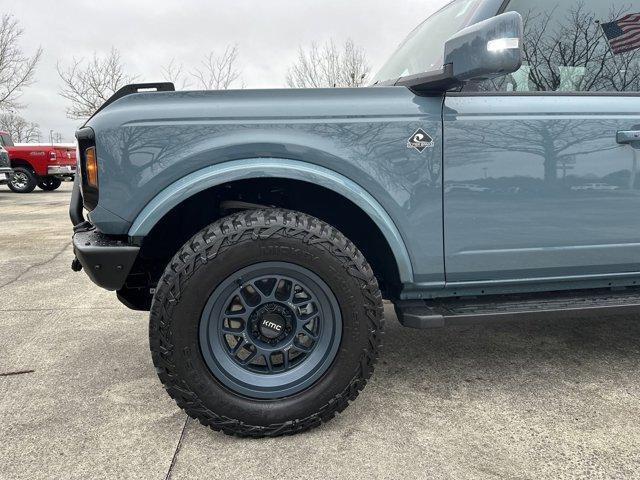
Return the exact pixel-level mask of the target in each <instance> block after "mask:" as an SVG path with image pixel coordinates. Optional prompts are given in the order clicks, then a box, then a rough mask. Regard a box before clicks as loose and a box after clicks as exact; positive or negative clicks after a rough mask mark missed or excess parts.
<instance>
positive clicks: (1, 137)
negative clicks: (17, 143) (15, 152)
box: [0, 132, 13, 147]
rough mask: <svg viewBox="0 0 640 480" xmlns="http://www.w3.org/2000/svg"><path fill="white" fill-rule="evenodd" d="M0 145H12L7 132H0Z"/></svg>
mask: <svg viewBox="0 0 640 480" xmlns="http://www.w3.org/2000/svg"><path fill="white" fill-rule="evenodd" d="M0 145H2V146H5V147H13V141H12V140H11V137H10V136H9V134H8V133H4V132H3V133H0Z"/></svg>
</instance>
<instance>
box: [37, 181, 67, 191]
mask: <svg viewBox="0 0 640 480" xmlns="http://www.w3.org/2000/svg"><path fill="white" fill-rule="evenodd" d="M60 185H62V180H60V179H59V178H56V177H42V178H41V179H40V180H39V181H38V187H39V188H40V189H41V190H44V191H45V192H52V191H54V190H57V189H58V188H60Z"/></svg>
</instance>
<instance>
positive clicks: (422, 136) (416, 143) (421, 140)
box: [407, 128, 434, 153]
mask: <svg viewBox="0 0 640 480" xmlns="http://www.w3.org/2000/svg"><path fill="white" fill-rule="evenodd" d="M433 144H434V143H433V138H431V135H429V134H428V133H427V132H425V131H424V130H423V129H421V128H419V129H418V130H416V133H414V134H413V135H411V138H410V139H409V140H408V141H407V148H415V149H416V150H417V151H418V152H420V153H422V152H423V151H424V149H425V148H431V147H433Z"/></svg>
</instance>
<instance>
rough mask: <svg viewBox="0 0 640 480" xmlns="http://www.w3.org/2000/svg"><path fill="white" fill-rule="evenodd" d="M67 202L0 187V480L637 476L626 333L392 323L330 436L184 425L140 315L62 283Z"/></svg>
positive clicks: (81, 279)
mask: <svg viewBox="0 0 640 480" xmlns="http://www.w3.org/2000/svg"><path fill="white" fill-rule="evenodd" d="M70 190H71V184H69V183H67V184H64V185H63V187H62V188H61V189H60V190H58V191H56V192H49V193H44V192H41V191H39V190H36V191H35V192H34V193H32V194H28V195H17V194H13V193H11V192H9V190H8V189H7V188H6V187H0V478H3V479H17V478H25V479H26V478H29V479H37V478H47V479H49V478H64V479H71V478H82V479H87V478H144V479H147V478H149V479H166V478H171V479H182V478H208V479H211V478H261V479H269V478H289V479H293V478H323V479H327V478H341V479H342V478H344V479H350V478H354V479H356V478H363V479H364V478H366V479H370V478H408V479H413V478H455V479H472V478H473V479H477V478H587V477H588V478H632V477H636V478H637V477H639V476H640V426H639V422H638V418H639V417H640V415H639V414H640V378H639V376H638V371H639V370H640V322H639V321H638V320H639V318H637V317H622V318H599V319H592V320H567V321H560V322H558V321H554V322H551V321H548V322H519V323H510V324H505V325H494V326H484V327H483V326H474V327H465V328H455V329H443V330H436V331H414V330H408V329H403V328H402V327H400V326H399V325H398V323H397V321H396V319H395V317H394V315H393V313H392V310H391V309H387V318H388V328H387V332H388V333H387V336H386V341H385V350H384V353H383V356H382V359H381V362H380V363H379V365H378V368H377V370H376V373H375V375H374V378H373V380H372V382H371V383H370V384H369V385H368V387H367V388H366V389H365V391H364V392H363V394H362V395H361V396H360V397H359V398H358V400H357V401H356V402H355V403H354V404H353V405H352V406H351V407H350V408H348V409H347V410H346V411H345V412H344V413H342V414H341V415H339V416H338V417H337V418H336V419H335V420H333V421H332V422H330V423H328V424H326V425H324V426H322V427H321V428H319V429H316V430H314V431H312V432H310V433H307V434H303V435H298V436H293V437H285V438H277V439H268V440H240V439H236V438H232V437H227V436H225V435H222V434H219V433H216V432H212V431H210V430H208V429H207V428H205V427H202V426H201V425H199V424H198V423H197V422H194V421H192V420H187V418H186V416H185V415H184V414H183V413H182V412H181V411H180V410H179V409H178V408H177V407H176V406H175V404H174V403H173V401H172V400H171V399H170V398H169V397H168V396H167V395H166V394H165V393H164V391H163V389H162V387H161V385H160V382H159V381H158V380H157V378H156V374H155V372H154V369H153V367H152V364H151V359H150V356H149V353H148V339H147V315H146V314H144V313H139V312H132V311H129V310H127V309H126V308H125V307H124V306H122V305H120V304H119V302H118V301H117V300H116V298H115V295H113V294H111V293H109V292H104V291H102V290H101V289H99V288H98V287H95V286H94V285H93V284H92V283H91V282H90V281H89V280H88V278H87V277H86V276H85V275H84V274H78V273H74V272H72V271H71V270H70V268H69V265H70V263H71V260H72V248H71V246H70V234H71V225H70V223H69V220H68V217H67V204H68V200H69V196H70Z"/></svg>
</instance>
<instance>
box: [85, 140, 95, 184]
mask: <svg viewBox="0 0 640 480" xmlns="http://www.w3.org/2000/svg"><path fill="white" fill-rule="evenodd" d="M84 160H85V161H84V164H85V171H86V173H87V184H88V185H89V186H90V187H93V188H98V162H97V160H96V147H89V148H87V149H86V150H85V151H84Z"/></svg>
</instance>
